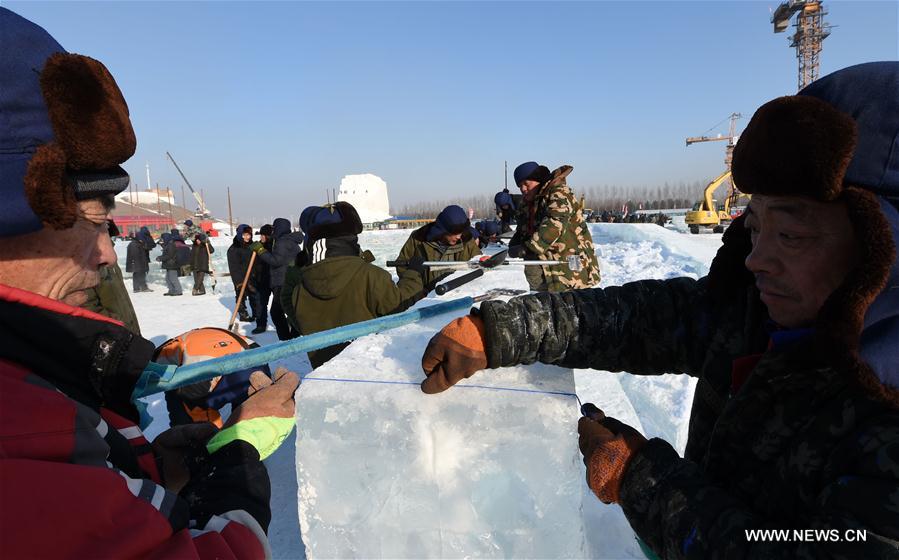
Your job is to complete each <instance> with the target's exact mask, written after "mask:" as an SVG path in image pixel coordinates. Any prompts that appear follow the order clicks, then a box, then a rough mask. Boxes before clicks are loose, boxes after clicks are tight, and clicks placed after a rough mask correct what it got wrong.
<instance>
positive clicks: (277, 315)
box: [250, 218, 303, 340]
mask: <svg viewBox="0 0 899 560" xmlns="http://www.w3.org/2000/svg"><path fill="white" fill-rule="evenodd" d="M302 244H303V234H302V233H300V232H298V231H297V232H292V231H290V220H288V219H286V218H276V219H275V221H274V222H272V245H271V250H269V249H266V248H265V245H263V244H262V243H260V242H259V241H257V242H255V243H253V244H252V245H250V250H252V251H255V252H256V255H257V256H256V260H260V259H261V260H262V262H264V263H265V264H267V265H269V266H270V267H271V282H270V283H269V286H270V287H271V290H272V297H273V300H272V308H271V315H272V323H274V324H275V330H276V331H277V333H278V340H290V339H291V338H295V337H296V336H298V333H297V332H296V330H295V329H293V328H292V327H291V326H290V323H288V322H287V316H286V315H285V313H284V309H283V308H282V307H281V287H282V286H283V285H284V274H285V272H286V271H287V267H288V266H293V263H294V261H295V260H296V258H297V254H299V252H300V250H301V245H302Z"/></svg>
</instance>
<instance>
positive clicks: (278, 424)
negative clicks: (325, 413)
mask: <svg viewBox="0 0 899 560" xmlns="http://www.w3.org/2000/svg"><path fill="white" fill-rule="evenodd" d="M295 424H296V421H295V420H294V419H293V418H279V417H277V416H263V417H261V418H253V419H252V420H243V421H241V422H238V423H237V424H234V425H233V426H231V427H230V428H225V429H224V430H221V431H219V432H218V433H217V434H215V435H214V436H212V439H210V440H209V442H207V443H206V450H207V451H209V453H210V454H212V453H215V452H216V451H218V450H219V449H221V448H222V447H225V446H226V445H228V444H229V443H231V442H232V441H234V440H237V439H242V440H244V441H246V442H248V443H249V444H250V445H252V446H253V447H255V448H256V451H258V452H259V459H260V460H265V459H266V458H267V457H268V456H269V455H271V454H272V453H274V452H275V451H277V450H278V448H279V447H280V446H281V443H283V442H284V440H285V439H287V436H289V435H290V432H292V431H293V427H294V425H295Z"/></svg>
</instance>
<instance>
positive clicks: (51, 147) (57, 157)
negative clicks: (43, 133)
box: [24, 142, 78, 229]
mask: <svg viewBox="0 0 899 560" xmlns="http://www.w3.org/2000/svg"><path fill="white" fill-rule="evenodd" d="M24 183H25V196H26V197H27V198H28V205H29V206H31V209H32V211H34V213H35V215H37V217H38V218H40V219H41V221H42V222H43V223H44V225H46V226H49V227H51V228H53V229H68V228H70V227H72V226H73V225H75V220H76V219H77V218H78V204H77V201H76V200H75V192H74V190H73V189H72V187H71V185H69V183H68V181H67V180H66V155H65V153H63V151H62V149H61V148H60V147H59V146H58V145H57V144H56V143H54V142H51V143H49V144H44V145H43V146H41V147H39V148H38V149H37V151H35V153H34V156H32V158H31V161H29V162H28V168H27V169H26V171H25V178H24Z"/></svg>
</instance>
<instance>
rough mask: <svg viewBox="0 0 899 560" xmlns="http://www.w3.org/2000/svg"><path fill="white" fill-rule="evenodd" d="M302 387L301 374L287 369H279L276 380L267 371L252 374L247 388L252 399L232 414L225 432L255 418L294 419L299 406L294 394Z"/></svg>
mask: <svg viewBox="0 0 899 560" xmlns="http://www.w3.org/2000/svg"><path fill="white" fill-rule="evenodd" d="M299 385H300V378H299V377H298V376H297V374H296V373H294V372H292V371H289V370H288V369H287V368H285V367H283V366H282V367H279V368H278V369H277V370H275V380H274V381H272V379H271V378H270V377H269V376H267V375H266V374H264V373H263V372H261V371H254V372H253V373H252V374H251V375H250V387H249V388H248V389H247V394H248V395H249V398H248V399H247V400H245V401H244V402H243V403H242V404H241V405H240V406H238V407H237V408H236V409H234V410H233V411H232V412H231V416H230V417H229V418H228V421H227V422H225V425H224V426H222V430H224V429H225V428H229V427H231V426H233V425H235V424H237V423H238V422H241V421H243V420H252V419H253V418H264V417H267V416H273V417H276V418H293V417H294V407H295V406H296V405H295V403H294V401H293V394H294V393H295V392H296V390H297V387H298V386H299Z"/></svg>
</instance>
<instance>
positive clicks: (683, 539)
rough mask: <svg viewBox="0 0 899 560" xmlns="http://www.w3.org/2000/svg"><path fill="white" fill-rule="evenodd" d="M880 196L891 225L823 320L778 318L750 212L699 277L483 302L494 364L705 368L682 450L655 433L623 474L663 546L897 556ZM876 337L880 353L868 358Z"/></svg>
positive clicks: (892, 263)
mask: <svg viewBox="0 0 899 560" xmlns="http://www.w3.org/2000/svg"><path fill="white" fill-rule="evenodd" d="M883 209H884V213H885V214H889V215H890V216H891V218H890V221H891V223H892V228H893V233H892V236H891V233H890V228H889V227H885V226H884V227H881V229H880V232H879V234H878V235H872V236H867V238H868V239H872V240H873V239H876V240H877V241H873V242H871V243H870V244H868V245H865V247H864V248H863V249H862V253H863V254H862V255H860V256H861V258H862V261H861V262H862V263H864V264H863V265H862V266H861V267H860V268H859V269H857V270H856V271H855V272H854V273H852V274H851V275H850V277H848V278H847V281H846V282H847V284H845V285H846V286H853V288H852V289H847V290H841V289H838V290H837V291H836V292H834V295H832V296H831V298H830V299H829V300H828V301H827V303H825V307H824V308H823V309H822V312H821V314H820V315H819V318H818V323H817V325H816V327H815V329H814V330H813V331H811V332H810V333H801V332H793V331H788V332H775V333H773V334H772V333H769V332H768V328H769V327H768V325H770V321H769V319H768V316H767V311H766V308H765V307H764V305H763V303H762V302H761V300H760V299H759V294H758V290H757V289H756V288H755V285H754V280H753V277H752V275H751V274H749V272H748V271H747V270H746V268H745V266H744V264H743V263H744V260H745V257H746V255H747V254H748V253H749V250H750V249H751V243H750V240H749V232H748V231H747V230H746V229H745V228H744V227H743V218H739V219H737V220H735V221H734V223H733V225H732V226H731V227H730V228H729V229H728V230H727V232H726V233H725V235H724V243H723V246H722V248H721V249H720V250H719V252H718V254H717V256H716V257H715V259H714V261H713V263H712V266H711V270H710V273H709V275H708V276H707V277H704V278H701V279H700V280H693V279H690V278H674V279H670V280H644V281H640V282H632V283H629V284H625V285H623V286H613V287H608V288H605V289H586V290H575V291H570V292H564V293H558V294H556V293H541V294H537V295H530V296H524V297H520V298H515V299H512V300H510V301H509V302H507V303H501V302H485V303H483V304H482V305H481V308H480V315H481V317H482V318H483V319H484V323H485V326H486V342H487V344H486V348H487V355H488V363H489V367H492V368H495V367H501V366H509V365H513V364H521V363H524V364H528V363H533V362H535V361H540V362H544V363H549V364H557V365H559V366H562V367H568V368H592V369H599V370H609V371H627V372H630V373H632V374H636V375H659V374H662V373H668V372H671V373H680V372H682V373H685V374H687V375H691V376H694V377H697V378H698V382H697V386H696V392H695V395H694V400H693V408H692V412H691V417H690V426H689V437H688V441H687V446H686V452H685V454H684V457H683V458H681V457H679V456H678V454H677V452H676V451H675V450H674V449H673V448H672V447H671V445H669V444H668V443H667V442H665V441H663V440H660V439H651V440H649V442H648V443H647V444H646V445H645V446H644V447H643V448H642V449H641V450H640V451H639V452H638V453H637V454H636V455H635V456H634V458H633V460H632V461H631V463H630V464H629V466H628V468H627V471H626V472H625V474H624V477H623V480H622V484H621V499H620V505H621V507H622V509H623V510H624V513H625V515H626V516H627V519H628V521H629V522H630V524H631V526H632V527H633V528H634V530H635V531H636V533H637V535H638V536H639V537H640V538H641V539H643V541H645V542H646V543H648V544H649V546H650V547H651V548H652V549H653V550H654V551H655V552H656V553H658V554H659V555H660V556H661V557H663V558H686V557H689V558H725V557H726V558H812V557H814V558H822V557H824V558H896V557H897V543H899V391H897V390H896V388H897V387H899V366H897V364H899V331H897V328H896V327H897V326H899V322H897V319H899V305H897V302H896V297H897V296H896V294H897V293H899V292H897V289H899V266H897V263H896V260H895V247H896V239H897V238H899V213H897V212H896V210H895V209H894V208H892V207H890V206H889V205H888V204H886V203H884V205H883ZM877 220H878V218H877V217H876V216H872V217H871V219H870V222H871V223H879V224H881V225H882V224H883V223H884V220H883V218H882V217H881V218H879V221H877ZM891 237H892V239H891ZM884 259H892V260H888V261H886V262H884ZM891 267H892V276H891V277H889V279H888V280H887V279H886V277H887V276H888V275H889V270H890V268H891ZM884 282H886V286H887V287H886V288H883V286H884ZM878 294H879V295H878ZM875 298H876V299H875ZM890 298H892V299H890ZM871 300H874V304H873V305H872V306H871V307H870V308H868V304H867V303H865V302H870V301H871ZM879 301H886V302H887V303H888V305H887V306H882V305H879V303H878V302H879ZM875 307H877V308H879V309H880V311H879V312H878V313H877V314H876V316H872V315H875V314H869V315H867V316H865V312H866V310H868V311H870V310H873V309H875ZM861 317H865V322H864V324H865V329H864V331H863V333H864V334H863V335H862V336H861V337H860V336H859V334H858V332H855V333H854V334H852V330H853V328H854V327H847V325H857V327H858V331H861V330H862V323H861ZM791 339H792V340H791ZM860 339H861V340H862V341H868V342H870V344H868V343H862V344H860ZM875 342H876V343H877V345H875V347H877V348H883V349H885V350H883V351H882V354H881V356H880V358H881V359H882V360H883V363H884V364H885V365H884V366H883V367H873V366H872V364H875V363H876V359H875V358H873V357H872V359H871V361H870V362H867V361H863V360H862V359H860V353H861V354H862V355H864V354H865V353H866V348H867V347H870V346H871V345H872V344H874V343H875ZM488 374H489V372H482V373H480V374H479V375H488ZM744 374H748V376H746V375H744ZM750 529H790V530H792V529H835V530H837V531H838V532H839V534H840V535H841V536H842V535H843V531H845V530H847V529H865V530H867V541H866V542H848V541H845V540H844V541H843V542H824V541H821V540H817V541H815V542H800V541H797V540H793V541H791V542H772V541H770V540H769V541H764V542H763V541H760V540H755V541H750V540H748V539H747V535H746V533H745V531H747V530H750Z"/></svg>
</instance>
